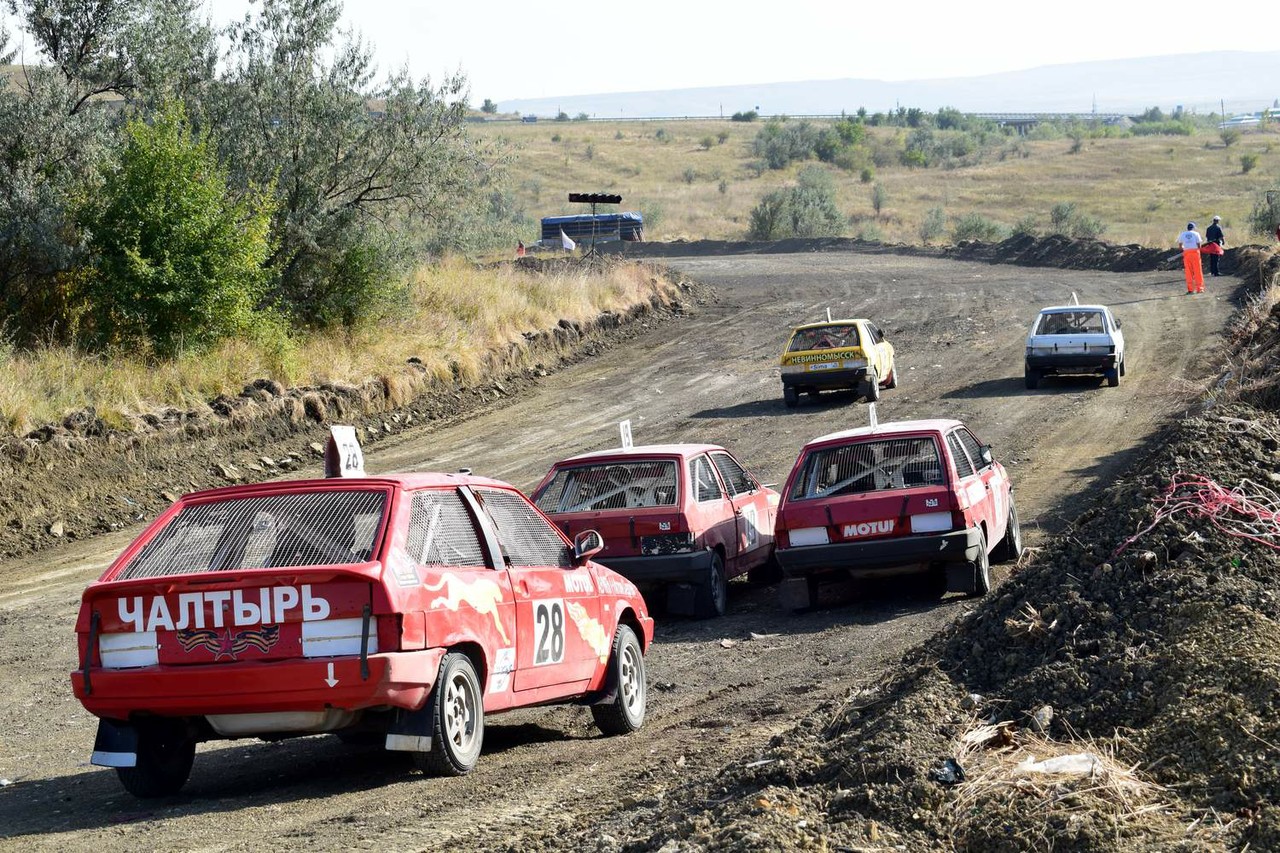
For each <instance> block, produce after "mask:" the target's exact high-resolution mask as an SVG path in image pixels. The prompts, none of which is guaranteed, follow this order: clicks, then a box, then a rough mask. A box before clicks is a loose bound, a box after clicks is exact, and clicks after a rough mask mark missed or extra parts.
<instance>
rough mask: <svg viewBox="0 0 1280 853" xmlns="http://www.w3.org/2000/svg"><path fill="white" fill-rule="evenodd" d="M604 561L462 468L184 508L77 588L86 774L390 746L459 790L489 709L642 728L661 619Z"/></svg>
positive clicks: (183, 504)
mask: <svg viewBox="0 0 1280 853" xmlns="http://www.w3.org/2000/svg"><path fill="white" fill-rule="evenodd" d="M602 546H603V542H602V540H601V538H600V535H599V534H598V533H596V532H595V531H583V532H581V533H580V534H579V535H578V536H577V537H575V540H574V542H573V543H570V542H569V541H568V540H567V539H566V538H565V537H564V536H563V535H562V534H561V533H560V532H559V531H558V530H557V529H556V527H555V526H554V525H552V524H551V523H550V522H548V521H547V519H546V518H545V517H544V516H543V515H542V514H541V513H540V512H539V511H538V510H537V509H536V508H535V507H534V506H533V505H532V504H530V503H529V501H528V500H527V499H526V498H525V497H524V496H523V495H522V494H520V492H518V491H517V490H516V489H514V488H512V487H511V486H509V485H507V484H505V483H501V482H498V481H496V480H489V479H486V478H482V477H473V476H470V475H463V474H405V475H393V476H387V477H363V476H358V477H351V478H338V479H325V480H300V481H293V482H280V483H270V484H262V485H255V486H242V487H233V488H226V489H216V490H212V491H206V492H197V493H194V494H190V495H187V496H185V497H183V498H181V499H180V500H178V502H177V503H175V504H174V505H173V506H172V507H170V508H169V509H168V510H167V511H166V512H165V513H163V514H162V515H161V516H160V518H159V519H157V520H156V521H155V522H154V523H153V524H152V525H151V526H150V527H149V528H148V529H147V530H146V531H145V532H144V533H143V534H142V535H141V536H140V537H138V539H137V541H135V542H134V543H133V544H132V545H130V546H129V547H128V548H127V549H126V550H125V552H124V553H123V554H121V555H120V557H119V558H118V559H117V560H116V561H115V562H114V563H113V564H112V565H111V567H110V568H108V569H107V571H106V573H105V574H104V575H103V576H102V578H101V580H99V581H98V582H97V583H95V584H93V585H91V586H90V587H89V588H88V589H87V590H86V591H85V593H84V597H83V602H82V605H81V608H80V614H79V618H78V620H77V623H76V632H77V638H78V641H79V650H80V665H79V667H78V668H77V669H76V670H75V671H74V672H73V673H72V674H71V680H72V684H73V687H74V690H75V694H76V696H77V697H78V698H79V699H80V701H81V702H82V703H83V704H84V706H85V707H86V708H87V709H88V710H89V711H90V712H92V713H93V714H95V715H97V716H98V717H99V718H100V721H99V727H98V734H97V740H96V743H95V745H94V751H93V758H92V761H93V763H94V764H99V765H105V766H109V767H114V768H116V770H117V773H118V775H119V777H120V780H121V782H122V783H123V784H124V786H125V788H127V789H128V790H129V791H130V792H132V793H134V794H135V795H138V796H141V797H152V796H163V795H166V794H170V793H173V792H175V791H177V790H178V789H180V788H181V787H182V786H183V784H185V782H186V780H187V778H188V775H189V773H190V771H191V767H192V761H193V756H194V752H195V746H196V743H197V742H199V741H203V740H210V739H216V738H240V737H267V738H279V737H288V736H292V735H303V734H314V733H320V732H334V733H337V734H338V735H339V736H342V737H344V738H349V737H359V738H362V739H364V738H371V737H372V738H380V739H381V740H382V742H383V743H384V744H385V746H386V748H387V749H390V750H399V751H407V752H410V753H412V754H413V756H414V759H415V762H416V763H417V764H418V765H419V766H420V767H421V768H422V769H424V770H426V771H430V772H434V773H440V774H444V775H457V774H462V773H466V772H468V771H469V770H471V768H472V767H473V766H474V765H475V763H476V761H477V759H478V757H479V755H480V749H481V744H482V739H483V735H484V721H485V715H486V714H492V713H496V712H499V711H505V710H509V709H513V708H519V707H525V706H529V705H543V704H551V703H566V702H572V703H580V704H586V705H590V707H591V711H592V713H593V716H594V718H595V721H596V723H597V725H598V726H599V728H600V729H601V730H602V731H604V732H605V733H606V734H625V733H627V732H631V731H634V730H635V729H637V728H639V727H640V725H641V724H642V723H643V722H644V716H645V676H644V658H643V654H644V651H645V650H646V649H647V648H648V646H649V643H650V642H651V641H652V639H653V620H652V619H651V618H650V617H649V614H648V611H647V609H646V608H645V604H644V600H643V599H642V598H641V596H640V594H639V592H638V591H637V590H636V588H635V586H633V585H632V584H631V582H630V581H628V580H626V579H625V578H623V577H622V576H620V575H618V574H615V573H614V572H612V571H610V570H609V569H607V568H605V567H604V566H601V565H598V564H596V563H594V562H592V561H591V559H590V558H591V557H592V555H594V554H595V553H597V552H598V551H599V550H600V548H601V547H602Z"/></svg>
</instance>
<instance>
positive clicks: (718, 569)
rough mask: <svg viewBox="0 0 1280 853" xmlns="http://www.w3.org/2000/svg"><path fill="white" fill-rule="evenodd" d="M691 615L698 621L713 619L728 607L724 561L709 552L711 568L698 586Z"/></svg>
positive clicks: (721, 614)
mask: <svg viewBox="0 0 1280 853" xmlns="http://www.w3.org/2000/svg"><path fill="white" fill-rule="evenodd" d="M695 599H696V600H695V602H694V606H693V615H694V616H696V617H697V618H699V619H715V618H717V617H720V616H723V615H724V612H725V610H726V609H727V608H728V606H729V581H728V579H727V578H725V575H724V560H721V559H720V554H719V553H718V552H716V551H712V552H711V567H710V568H709V569H707V572H706V574H705V575H704V576H703V578H702V581H701V583H699V584H698V590H697V594H696V596H695Z"/></svg>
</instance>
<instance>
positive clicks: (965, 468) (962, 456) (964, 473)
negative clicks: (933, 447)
mask: <svg viewBox="0 0 1280 853" xmlns="http://www.w3.org/2000/svg"><path fill="white" fill-rule="evenodd" d="M947 447H949V448H951V458H952V459H954V460H955V462H956V473H957V474H959V475H960V476H961V477H972V476H973V475H974V474H975V473H976V471H975V469H974V467H973V463H972V462H971V461H969V454H967V453H965V452H964V445H962V444H961V443H960V439H959V438H958V437H957V436H956V434H955V433H954V432H949V433H947Z"/></svg>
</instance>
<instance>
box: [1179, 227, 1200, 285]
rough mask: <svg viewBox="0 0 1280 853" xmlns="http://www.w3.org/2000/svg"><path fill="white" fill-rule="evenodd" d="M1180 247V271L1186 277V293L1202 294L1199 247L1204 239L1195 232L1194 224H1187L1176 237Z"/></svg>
mask: <svg viewBox="0 0 1280 853" xmlns="http://www.w3.org/2000/svg"><path fill="white" fill-rule="evenodd" d="M1178 245H1179V246H1180V247H1182V271H1183V273H1185V274H1186V277H1187V293H1204V270H1203V269H1202V268H1201V267H1200V247H1201V246H1203V245H1204V238H1203V237H1201V236H1200V232H1199V231H1197V230H1196V224H1195V223H1194V222H1188V223H1187V230H1186V231H1183V232H1182V233H1181V234H1179V235H1178Z"/></svg>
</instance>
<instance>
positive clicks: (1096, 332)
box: [1023, 305, 1125, 388]
mask: <svg viewBox="0 0 1280 853" xmlns="http://www.w3.org/2000/svg"><path fill="white" fill-rule="evenodd" d="M1124 370H1125V358H1124V333H1123V332H1121V331H1120V321H1119V320H1117V319H1116V318H1115V317H1114V316H1113V315H1112V314H1111V309H1110V308H1108V307H1106V306H1105V305H1056V306H1053V307H1051V308H1044V309H1042V310H1041V311H1040V316H1038V317H1036V321H1035V322H1034V323H1033V324H1032V325H1031V331H1030V332H1029V333H1028V334H1027V360H1026V366H1025V369H1024V371H1023V375H1024V377H1025V378H1026V384H1027V387H1028V388H1036V387H1039V385H1040V380H1041V379H1043V378H1044V377H1045V376H1047V375H1050V374H1068V373H1083V374H1090V373H1091V374H1097V375H1100V376H1105V377H1106V379H1107V384H1108V385H1110V386H1111V387H1112V388H1114V387H1116V386H1117V385H1119V384H1120V377H1121V376H1124Z"/></svg>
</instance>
